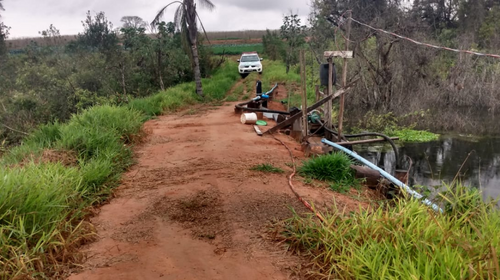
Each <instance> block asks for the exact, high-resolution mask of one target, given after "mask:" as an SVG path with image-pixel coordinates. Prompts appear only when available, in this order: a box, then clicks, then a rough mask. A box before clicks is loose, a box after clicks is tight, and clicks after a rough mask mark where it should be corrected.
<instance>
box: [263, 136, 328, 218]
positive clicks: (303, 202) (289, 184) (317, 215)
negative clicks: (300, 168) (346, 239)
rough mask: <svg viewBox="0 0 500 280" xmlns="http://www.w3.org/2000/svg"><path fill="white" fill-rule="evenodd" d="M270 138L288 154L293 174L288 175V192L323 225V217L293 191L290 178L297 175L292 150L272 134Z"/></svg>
mask: <svg viewBox="0 0 500 280" xmlns="http://www.w3.org/2000/svg"><path fill="white" fill-rule="evenodd" d="M271 136H273V138H274V139H275V140H276V141H278V142H280V143H281V145H283V146H285V148H286V149H287V150H288V153H289V154H290V157H291V158H292V166H293V172H292V174H290V176H288V186H289V187H290V190H291V191H292V192H293V194H294V195H295V196H296V197H297V199H298V200H299V201H300V202H302V204H304V206H305V207H306V208H307V209H309V210H311V212H313V213H314V215H316V217H318V219H319V220H320V221H321V222H322V223H325V218H323V216H322V215H321V214H320V213H319V212H317V211H316V210H314V208H313V207H312V206H311V204H309V202H307V201H306V200H305V199H303V198H302V197H301V196H300V194H299V193H297V191H295V188H294V187H293V183H292V178H293V176H295V174H296V173H297V169H296V168H295V158H294V157H293V153H292V150H291V149H290V148H289V147H288V146H287V145H286V144H285V142H283V141H281V140H280V139H278V138H276V136H274V134H271Z"/></svg>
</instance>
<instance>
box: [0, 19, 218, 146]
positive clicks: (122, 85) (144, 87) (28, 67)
mask: <svg viewBox="0 0 500 280" xmlns="http://www.w3.org/2000/svg"><path fill="white" fill-rule="evenodd" d="M131 24H132V23H128V22H127V23H126V24H125V27H123V28H121V29H120V32H116V31H115V30H116V29H115V28H113V26H112V25H111V23H110V22H109V21H108V20H107V19H106V17H105V14H104V13H102V12H101V13H97V14H96V15H91V14H90V13H88V14H87V17H86V18H85V20H84V21H83V28H84V29H83V32H82V33H80V34H79V35H78V36H77V38H76V40H75V41H72V42H70V43H69V44H67V45H66V41H65V40H64V39H63V38H62V36H61V35H60V33H59V30H58V29H57V28H56V27H54V26H52V25H51V26H50V27H49V28H48V29H47V30H44V31H41V32H40V34H41V35H42V36H43V38H42V40H43V42H45V43H44V44H43V46H42V44H40V45H39V44H37V43H36V42H33V43H32V44H30V45H29V46H28V47H26V48H25V50H24V52H23V53H20V54H16V55H3V56H2V55H0V84H2V87H1V88H0V104H1V106H0V108H1V110H0V139H1V141H4V139H5V145H15V144H17V143H19V142H20V141H21V139H23V138H24V137H25V136H26V135H27V134H29V133H30V132H31V131H33V130H35V129H36V128H37V127H38V126H39V125H41V124H45V123H51V122H54V121H60V122H64V121H66V120H68V119H69V118H70V117H71V115H72V114H75V113H79V112H82V111H83V110H85V109H86V108H89V107H92V106H94V105H102V104H110V105H121V104H126V103H127V102H129V101H130V100H132V99H133V98H140V97H145V96H149V95H151V94H153V93H156V92H158V91H159V90H165V89H166V88H168V87H171V86H173V85H176V84H178V83H182V82H189V81H192V80H193V79H194V75H193V72H192V70H191V67H190V59H189V56H188V55H187V54H186V52H185V51H184V49H183V46H182V36H181V33H178V32H175V26H174V25H173V23H165V22H160V23H159V24H158V25H157V26H156V33H155V34H154V35H153V36H151V35H148V34H146V31H145V28H143V27H142V25H140V24H139V25H138V26H139V27H134V26H133V25H131ZM118 37H121V41H122V43H121V44H122V45H120V43H119V39H118ZM199 54H200V67H201V73H202V76H203V77H209V76H210V75H211V74H212V71H213V69H214V68H215V67H216V66H217V65H219V63H220V62H221V61H215V60H212V57H211V56H210V52H209V50H207V49H206V48H204V47H203V46H202V44H201V43H200V46H199ZM193 90H196V89H193ZM209 91H210V92H212V91H213V89H209ZM208 98H212V97H211V96H208Z"/></svg>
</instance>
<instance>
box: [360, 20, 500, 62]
mask: <svg viewBox="0 0 500 280" xmlns="http://www.w3.org/2000/svg"><path fill="white" fill-rule="evenodd" d="M351 20H352V21H354V22H355V23H357V24H359V25H362V26H365V27H368V28H370V29H373V30H375V31H378V32H382V33H385V34H388V35H391V36H394V37H398V38H400V39H403V40H406V41H409V42H412V43H414V44H417V45H420V46H426V47H429V48H434V49H438V50H446V51H451V52H456V53H466V54H472V55H477V56H487V57H493V58H500V55H498V54H487V53H480V52H473V51H468V50H459V49H452V48H448V47H442V46H437V45H433V44H428V43H422V42H419V41H417V40H414V39H411V38H408V37H405V36H402V35H399V34H396V33H394V32H390V31H386V30H383V29H380V28H376V27H373V26H371V25H368V24H366V23H362V22H360V21H358V20H356V19H354V18H352V17H351Z"/></svg>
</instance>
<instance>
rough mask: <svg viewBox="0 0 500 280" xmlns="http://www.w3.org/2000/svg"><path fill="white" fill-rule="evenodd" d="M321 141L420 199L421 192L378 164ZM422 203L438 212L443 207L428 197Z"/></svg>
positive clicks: (329, 142) (322, 140) (326, 141)
mask: <svg viewBox="0 0 500 280" xmlns="http://www.w3.org/2000/svg"><path fill="white" fill-rule="evenodd" d="M321 142H323V143H324V144H327V145H330V146H332V147H334V148H336V149H339V150H341V151H342V152H344V153H346V154H348V155H350V156H352V157H354V158H355V159H357V160H358V161H360V162H362V163H363V164H365V165H366V166H368V167H370V168H371V169H374V170H377V171H378V172H380V174H381V175H382V176H383V177H384V178H386V179H387V180H389V181H391V182H393V183H394V184H396V185H397V186H399V187H400V188H402V189H404V190H405V191H406V192H407V193H409V194H410V195H411V196H412V197H414V198H416V199H419V200H421V199H422V198H423V196H422V195H421V194H419V193H418V192H416V191H414V190H412V189H411V188H410V187H408V186H407V185H405V184H404V183H403V182H401V181H399V180H398V179H396V178H395V177H394V176H392V175H391V174H389V173H387V172H385V171H384V170H383V169H381V168H379V167H378V166H376V165H375V164H373V163H371V162H369V161H368V160H366V159H364V158H363V157H361V156H359V155H358V154H356V153H355V152H353V151H350V150H348V149H346V148H344V147H342V146H340V145H338V144H335V143H333V142H331V141H328V140H326V139H325V138H323V139H321ZM423 202H424V204H426V205H428V206H430V207H432V209H434V210H435V211H438V212H441V213H443V209H441V208H440V207H439V206H438V205H436V204H434V203H432V201H430V200H429V199H427V198H426V199H424V200H423Z"/></svg>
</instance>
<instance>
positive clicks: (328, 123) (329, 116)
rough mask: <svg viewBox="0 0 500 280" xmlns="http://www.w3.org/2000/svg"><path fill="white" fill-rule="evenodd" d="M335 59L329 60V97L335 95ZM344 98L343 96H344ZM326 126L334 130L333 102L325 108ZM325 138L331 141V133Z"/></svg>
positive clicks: (327, 133) (329, 102)
mask: <svg viewBox="0 0 500 280" xmlns="http://www.w3.org/2000/svg"><path fill="white" fill-rule="evenodd" d="M332 76H333V58H331V57H329V58H328V95H332V93H333V77H332ZM342 96H343V95H342ZM325 118H326V120H325V126H326V127H327V128H328V129H332V100H329V101H328V102H327V103H326V108H325ZM325 136H326V138H327V139H331V137H332V135H331V133H330V132H328V131H326V132H325Z"/></svg>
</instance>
